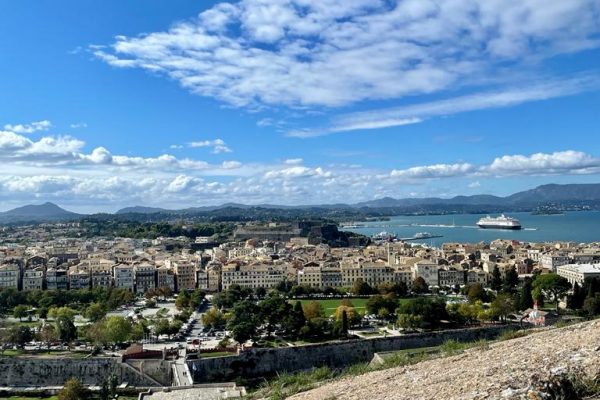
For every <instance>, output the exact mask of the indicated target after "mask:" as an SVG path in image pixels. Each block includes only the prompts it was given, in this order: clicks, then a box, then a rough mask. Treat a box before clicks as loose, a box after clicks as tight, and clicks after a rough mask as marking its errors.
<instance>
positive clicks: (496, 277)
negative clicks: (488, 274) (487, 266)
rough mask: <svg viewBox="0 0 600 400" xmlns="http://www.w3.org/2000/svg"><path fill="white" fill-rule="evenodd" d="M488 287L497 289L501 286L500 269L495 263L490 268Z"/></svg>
mask: <svg viewBox="0 0 600 400" xmlns="http://www.w3.org/2000/svg"><path fill="white" fill-rule="evenodd" d="M490 288H492V290H495V291H498V290H500V289H501V288H502V275H501V274H500V269H499V268H498V266H497V265H495V266H494V269H493V270H492V280H491V282H490Z"/></svg>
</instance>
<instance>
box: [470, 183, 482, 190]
mask: <svg viewBox="0 0 600 400" xmlns="http://www.w3.org/2000/svg"><path fill="white" fill-rule="evenodd" d="M480 187H481V183H479V181H475V182H471V183H469V189H477V188H480Z"/></svg>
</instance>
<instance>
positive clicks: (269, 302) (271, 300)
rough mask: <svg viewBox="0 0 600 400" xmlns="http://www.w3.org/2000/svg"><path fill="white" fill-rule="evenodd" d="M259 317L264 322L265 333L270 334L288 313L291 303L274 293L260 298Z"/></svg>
mask: <svg viewBox="0 0 600 400" xmlns="http://www.w3.org/2000/svg"><path fill="white" fill-rule="evenodd" d="M258 307H259V311H260V319H261V320H262V321H263V322H265V323H266V330H267V334H271V332H273V331H274V330H275V328H276V327H277V326H281V324H282V322H283V321H284V319H285V318H286V317H287V316H288V315H290V312H291V311H292V305H291V304H290V303H288V302H287V300H286V299H285V298H284V297H282V296H280V295H279V294H274V295H272V296H269V297H267V298H266V299H264V300H262V301H261V302H260V303H259V304H258Z"/></svg>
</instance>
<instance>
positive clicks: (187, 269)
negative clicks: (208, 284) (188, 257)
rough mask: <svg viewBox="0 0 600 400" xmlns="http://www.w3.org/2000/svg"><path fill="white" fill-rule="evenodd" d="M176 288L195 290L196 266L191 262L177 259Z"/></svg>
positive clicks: (175, 269) (178, 289)
mask: <svg viewBox="0 0 600 400" xmlns="http://www.w3.org/2000/svg"><path fill="white" fill-rule="evenodd" d="M173 265H174V267H175V268H174V271H175V282H176V290H177V291H182V290H193V289H195V288H196V267H195V266H194V264H192V263H191V262H187V261H177V262H174V263H173Z"/></svg>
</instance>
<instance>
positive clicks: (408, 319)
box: [397, 314, 423, 329]
mask: <svg viewBox="0 0 600 400" xmlns="http://www.w3.org/2000/svg"><path fill="white" fill-rule="evenodd" d="M397 322H398V326H400V327H401V328H404V329H415V328H421V327H422V326H423V317H422V316H420V315H412V314H398V321H397Z"/></svg>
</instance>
